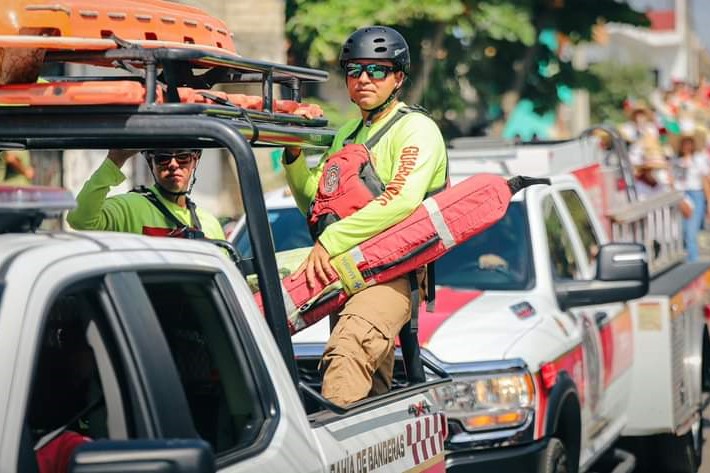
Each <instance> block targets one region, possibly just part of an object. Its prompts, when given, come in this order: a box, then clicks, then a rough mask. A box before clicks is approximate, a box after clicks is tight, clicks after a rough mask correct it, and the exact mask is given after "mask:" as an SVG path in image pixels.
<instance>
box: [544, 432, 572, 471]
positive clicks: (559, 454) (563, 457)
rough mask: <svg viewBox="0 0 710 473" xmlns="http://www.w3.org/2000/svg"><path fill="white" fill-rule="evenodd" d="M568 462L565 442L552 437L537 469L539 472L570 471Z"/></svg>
mask: <svg viewBox="0 0 710 473" xmlns="http://www.w3.org/2000/svg"><path fill="white" fill-rule="evenodd" d="M568 463H569V458H568V457H567V449H566V448H565V444H563V443H562V441H561V440H560V439H558V438H555V437H552V438H551V439H550V442H549V443H548V444H547V448H545V451H544V452H543V453H542V457H541V458H540V466H539V467H538V469H537V471H538V473H568V472H569V471H570V468H569V465H568Z"/></svg>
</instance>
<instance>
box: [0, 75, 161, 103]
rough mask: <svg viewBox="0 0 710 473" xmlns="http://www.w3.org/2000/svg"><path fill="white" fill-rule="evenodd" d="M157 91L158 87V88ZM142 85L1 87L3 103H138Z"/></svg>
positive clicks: (89, 83)
mask: <svg viewBox="0 0 710 473" xmlns="http://www.w3.org/2000/svg"><path fill="white" fill-rule="evenodd" d="M157 92H158V94H160V89H158V91H157ZM144 101H145V88H144V87H143V85H142V84H140V83H138V82H134V81H127V80H126V81H111V82H104V81H86V82H53V83H51V84H18V85H6V86H3V87H0V104H3V105H101V104H105V105H139V104H141V103H143V102H144Z"/></svg>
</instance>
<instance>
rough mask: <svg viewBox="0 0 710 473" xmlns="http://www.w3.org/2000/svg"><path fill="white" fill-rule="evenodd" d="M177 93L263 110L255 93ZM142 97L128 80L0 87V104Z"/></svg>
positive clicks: (303, 111)
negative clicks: (217, 98)
mask: <svg viewBox="0 0 710 473" xmlns="http://www.w3.org/2000/svg"><path fill="white" fill-rule="evenodd" d="M203 92H204V93H205V95H203ZM178 94H179V96H180V102H182V103H211V102H212V100H210V98H209V97H210V96H215V97H219V98H220V99H223V100H227V101H229V103H231V104H233V105H236V106H238V107H241V108H244V109H247V110H255V111H262V110H263V98H262V97H258V96H255V95H244V94H228V93H226V92H222V91H217V90H198V89H191V88H189V87H178ZM145 96H146V91H145V87H144V86H143V84H141V83H140V82H137V81H130V80H112V81H83V82H50V83H43V84H14V85H2V86H0V105H31V106H42V105H141V104H143V103H144V102H145ZM155 102H156V103H164V96H163V90H162V88H160V87H158V88H157V89H156V100H155ZM274 111H275V112H278V113H288V114H292V115H300V116H305V117H307V118H318V117H322V116H323V110H322V109H321V108H320V107H319V106H318V105H315V104H307V103H301V102H294V101H293V100H275V101H274Z"/></svg>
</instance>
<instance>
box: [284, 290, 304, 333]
mask: <svg viewBox="0 0 710 473" xmlns="http://www.w3.org/2000/svg"><path fill="white" fill-rule="evenodd" d="M280 286H281V294H283V299H284V306H285V309H286V314H288V315H289V316H290V315H291V314H293V313H294V312H296V311H298V307H296V304H295V303H294V302H293V299H292V298H291V294H289V293H288V290H287V289H286V287H285V286H284V284H283V281H282V282H281V284H280ZM299 320H301V319H299ZM301 322H302V320H301ZM294 328H296V329H298V328H299V327H298V324H294Z"/></svg>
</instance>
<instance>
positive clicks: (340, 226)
mask: <svg viewBox="0 0 710 473" xmlns="http://www.w3.org/2000/svg"><path fill="white" fill-rule="evenodd" d="M409 63H410V57H409V46H408V45H407V42H406V41H405V39H404V38H403V37H402V35H401V34H399V33H398V32H397V31H395V30H394V29H392V28H388V27H386V26H368V27H366V28H361V29H359V30H357V31H355V32H354V33H353V34H351V35H350V36H349V37H348V38H347V39H346V40H345V42H344V43H343V46H342V50H341V53H340V64H341V66H342V68H343V72H344V73H345V86H346V88H347V92H348V95H349V97H350V100H351V101H352V102H353V103H354V104H355V105H357V107H358V108H359V111H360V113H361V118H357V119H353V120H349V121H348V122H346V123H345V124H344V125H343V126H342V127H341V128H340V129H339V130H338V132H337V134H336V136H335V138H334V139H333V143H332V145H331V146H330V148H329V149H328V151H327V152H326V154H325V155H324V156H323V158H322V159H321V161H320V163H319V164H318V166H316V167H309V166H307V164H306V160H305V159H304V158H303V155H304V153H303V152H302V150H301V149H300V148H298V147H289V148H287V149H286V150H285V153H284V160H283V162H284V170H285V174H286V179H287V181H288V183H289V186H290V188H291V191H292V193H293V196H294V199H295V200H296V203H297V205H298V207H299V209H300V210H301V211H302V212H303V213H304V214H305V215H307V216H308V221H309V224H311V231H312V234H313V236H314V237H315V238H316V240H315V244H314V246H313V250H312V251H311V253H310V254H309V255H308V257H307V258H306V260H305V262H304V263H303V264H302V265H301V267H300V268H298V269H297V270H296V271H295V272H294V273H293V275H292V277H293V278H298V277H299V276H300V274H301V273H305V275H306V281H307V284H308V286H309V287H311V288H313V287H314V285H315V283H316V282H318V281H320V282H321V283H323V284H328V281H329V280H333V279H335V278H336V277H338V273H336V269H334V267H333V264H331V259H332V258H334V257H338V256H339V255H343V254H345V253H346V252H348V251H350V250H351V249H352V248H355V247H356V246H358V245H359V244H361V243H362V242H363V241H365V240H368V239H370V238H373V237H374V236H375V235H378V234H380V233H381V232H383V231H385V230H386V229H388V228H390V227H391V226H392V225H395V224H397V223H398V222H401V221H402V220H403V219H405V218H406V217H407V216H409V215H411V213H412V212H414V210H415V209H416V208H417V207H418V206H419V205H420V204H421V203H422V202H423V200H424V198H425V197H426V196H427V195H430V194H432V193H434V192H436V191H438V190H440V189H442V188H443V187H444V186H445V185H446V182H447V157H446V146H445V145H444V139H443V137H442V136H441V132H440V131H439V129H438V127H437V125H436V123H434V121H433V120H432V119H431V118H430V117H429V116H428V115H427V114H425V113H423V112H422V110H420V109H415V108H413V107H409V106H407V105H406V104H405V103H403V102H400V101H399V99H398V96H399V93H400V91H401V89H402V84H403V83H404V81H405V80H406V77H407V74H408V73H409ZM363 148H365V149H363ZM370 157H372V159H370ZM329 202H330V203H332V204H333V205H329ZM332 261H333V262H334V264H335V265H336V266H338V263H337V261H336V260H332ZM340 272H341V273H342V267H341V271H340ZM423 279H424V270H423V268H419V269H417V271H415V272H413V273H411V274H409V275H407V276H404V277H400V278H398V279H396V280H393V281H389V282H385V283H380V284H376V285H374V286H367V287H365V288H364V289H361V290H360V292H357V293H356V294H352V295H351V297H350V298H349V299H348V301H347V302H346V304H345V307H344V308H343V309H342V310H341V311H340V312H339V313H338V314H337V315H335V316H334V319H333V321H334V327H333V331H332V333H331V336H330V339H329V340H328V343H327V344H326V347H325V349H324V351H323V357H322V363H321V366H322V369H323V383H322V389H321V392H322V394H323V396H324V397H326V398H327V399H329V400H330V401H332V402H334V403H336V404H338V405H349V404H351V403H353V402H357V401H359V400H361V399H363V398H365V397H367V396H368V395H376V394H383V393H385V392H387V391H388V390H389V389H390V388H391V386H392V376H393V370H394V341H395V338H396V337H397V335H398V334H400V331H402V329H403V327H405V325H406V324H407V326H408V328H406V329H404V331H403V332H402V333H403V334H404V335H406V336H405V337H404V338H403V340H408V341H411V343H409V342H406V343H403V344H402V346H403V347H404V345H405V344H406V345H407V346H408V347H409V348H411V350H409V353H410V355H411V356H408V357H406V358H407V359H410V360H415V358H416V353H415V351H416V350H418V345H416V343H417V342H416V333H415V332H416V331H415V330H414V328H413V327H416V321H414V322H413V323H411V324H409V321H410V319H411V318H412V313H413V312H416V309H417V308H418V306H419V304H418V300H419V287H420V286H421V284H422V281H423ZM415 318H416V317H415ZM401 339H402V338H401ZM416 366H418V369H417V368H416ZM409 368H410V367H407V370H409V371H408V373H407V375H408V377H409V378H410V380H411V381H412V382H418V380H420V379H422V380H423V379H424V373H423V369H422V368H421V363H419V365H416V363H414V362H413V363H411V368H412V369H411V370H410V369H409Z"/></svg>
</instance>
